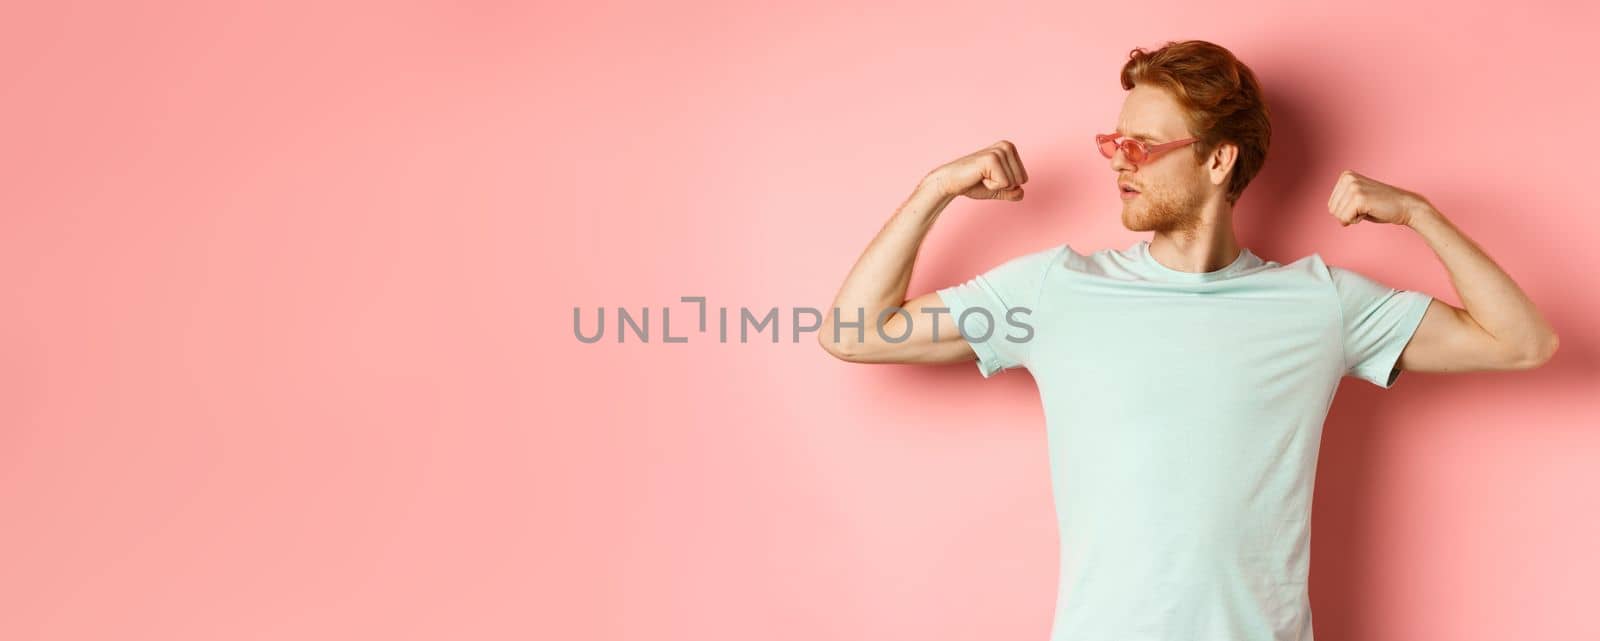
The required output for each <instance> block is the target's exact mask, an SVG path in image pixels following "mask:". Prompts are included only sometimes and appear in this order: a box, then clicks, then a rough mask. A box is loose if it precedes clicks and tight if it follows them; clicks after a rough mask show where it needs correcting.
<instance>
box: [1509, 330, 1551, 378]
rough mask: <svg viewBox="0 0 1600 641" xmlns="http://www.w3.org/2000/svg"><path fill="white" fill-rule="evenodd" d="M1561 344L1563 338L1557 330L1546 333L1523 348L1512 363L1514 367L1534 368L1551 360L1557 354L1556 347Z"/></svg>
mask: <svg viewBox="0 0 1600 641" xmlns="http://www.w3.org/2000/svg"><path fill="white" fill-rule="evenodd" d="M1560 346H1561V339H1560V338H1559V337H1558V336H1556V334H1555V332H1551V333H1549V334H1546V335H1545V336H1544V337H1543V338H1541V339H1540V340H1538V341H1535V342H1533V343H1532V344H1530V345H1528V346H1526V347H1524V348H1522V349H1521V350H1520V351H1519V352H1518V355H1517V358H1516V360H1515V361H1514V362H1513V363H1512V368H1513V369H1533V368H1535V367H1539V366H1541V365H1544V364H1545V363H1548V362H1550V358H1551V357H1553V356H1555V355H1556V349H1557V348H1559V347H1560Z"/></svg>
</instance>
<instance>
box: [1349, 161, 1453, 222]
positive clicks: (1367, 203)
mask: <svg viewBox="0 0 1600 641" xmlns="http://www.w3.org/2000/svg"><path fill="white" fill-rule="evenodd" d="M1427 202H1428V201H1427V199H1425V198H1423V197H1422V196H1421V195H1420V194H1417V193H1415V192H1410V191H1406V190H1404V189H1401V188H1399V187H1394V186H1392V185H1386V184H1384V183H1381V182H1378V181H1376V180H1373V179H1371V178H1368V177H1366V176H1363V175H1361V174H1358V173H1356V172H1353V171H1350V170H1345V171H1343V172H1341V173H1340V174H1339V180H1338V182H1335V183H1334V184H1333V193H1332V194H1331V195H1329V196H1328V213H1330V214H1333V217H1334V218H1337V219H1339V224H1340V225H1344V226H1346V227H1349V226H1350V225H1354V224H1356V223H1359V222H1361V219H1363V218H1365V219H1367V220H1372V221H1377V222H1380V223H1389V224H1392V225H1409V224H1411V215H1412V213H1413V212H1415V211H1416V210H1417V209H1418V208H1419V207H1421V206H1423V205H1425V204H1426V203H1427Z"/></svg>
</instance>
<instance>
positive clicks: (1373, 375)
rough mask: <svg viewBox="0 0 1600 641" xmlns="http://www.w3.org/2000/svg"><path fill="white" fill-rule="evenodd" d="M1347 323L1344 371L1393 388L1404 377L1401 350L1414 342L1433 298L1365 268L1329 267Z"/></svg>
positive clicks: (1341, 310) (1345, 326)
mask: <svg viewBox="0 0 1600 641" xmlns="http://www.w3.org/2000/svg"><path fill="white" fill-rule="evenodd" d="M1328 273H1329V274H1330V275H1331V277H1332V278H1333V285H1334V289H1335V290H1337V291H1338V295H1339V308H1340V313H1341V314H1342V315H1343V322H1344V366H1345V371H1344V374H1345V375H1346V376H1354V377H1356V378H1359V379H1361V380H1364V381H1367V382H1369V383H1372V384H1373V385H1377V386H1378V387H1381V388H1384V389H1389V388H1390V387H1393V386H1394V383H1395V381H1396V380H1398V379H1399V378H1400V370H1399V368H1398V367H1397V365H1398V362H1399V360H1400V352H1402V351H1404V350H1405V348H1406V344H1407V343H1409V342H1411V336H1412V334H1414V333H1416V331H1417V326H1418V325H1419V324H1421V323H1422V315H1423V313H1425V312H1427V311H1428V304H1429V303H1431V302H1432V301H1433V297H1432V296H1429V295H1428V294H1425V293H1422V292H1418V291H1412V290H1399V289H1395V288H1392V287H1389V286H1387V285H1384V284H1382V283H1379V282H1377V281H1375V280H1373V279H1371V278H1368V277H1366V276H1364V275H1362V274H1360V273H1359V272H1355V271H1351V270H1348V269H1343V268H1339V267H1333V266H1329V267H1328Z"/></svg>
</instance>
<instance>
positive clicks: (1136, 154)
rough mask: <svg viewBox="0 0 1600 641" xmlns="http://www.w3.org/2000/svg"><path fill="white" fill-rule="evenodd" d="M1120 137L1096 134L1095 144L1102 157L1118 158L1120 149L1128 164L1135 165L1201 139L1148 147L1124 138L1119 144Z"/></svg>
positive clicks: (1176, 141)
mask: <svg viewBox="0 0 1600 641" xmlns="http://www.w3.org/2000/svg"><path fill="white" fill-rule="evenodd" d="M1118 137H1119V134H1116V133H1109V134H1095V135H1094V144H1095V146H1096V147H1099V148H1100V155H1102V156H1105V157H1107V158H1111V157H1114V156H1116V155H1117V149H1118V148H1119V147H1120V148H1121V149H1122V153H1123V154H1124V155H1126V156H1127V157H1128V162H1131V163H1133V164H1135V165H1137V164H1139V163H1142V162H1144V161H1146V160H1149V159H1151V158H1154V157H1155V155H1156V154H1159V153H1162V152H1165V151H1167V150H1170V149H1176V148H1178V147H1182V146H1184V145H1187V144H1189V143H1192V142H1194V141H1196V140H1199V138H1184V139H1183V140H1174V141H1172V142H1164V143H1161V144H1159V145H1147V144H1145V143H1143V142H1140V141H1138V140H1134V139H1132V138H1123V139H1122V142H1120V143H1119V142H1117V138H1118Z"/></svg>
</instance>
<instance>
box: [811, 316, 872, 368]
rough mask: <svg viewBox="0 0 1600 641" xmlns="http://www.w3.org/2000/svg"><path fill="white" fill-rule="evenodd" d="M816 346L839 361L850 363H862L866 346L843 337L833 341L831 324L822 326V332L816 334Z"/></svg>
mask: <svg viewBox="0 0 1600 641" xmlns="http://www.w3.org/2000/svg"><path fill="white" fill-rule="evenodd" d="M817 344H818V345H821V346H822V351H824V352H827V353H828V355H830V356H832V357H834V358H837V359H839V360H841V361H846V362H850V363H861V362H864V359H865V353H866V345H863V344H862V343H861V341H857V340H851V339H850V337H848V336H844V335H841V336H839V337H838V338H837V339H835V337H834V331H833V328H832V326H831V324H826V325H824V326H823V328H822V331H819V332H817Z"/></svg>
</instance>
